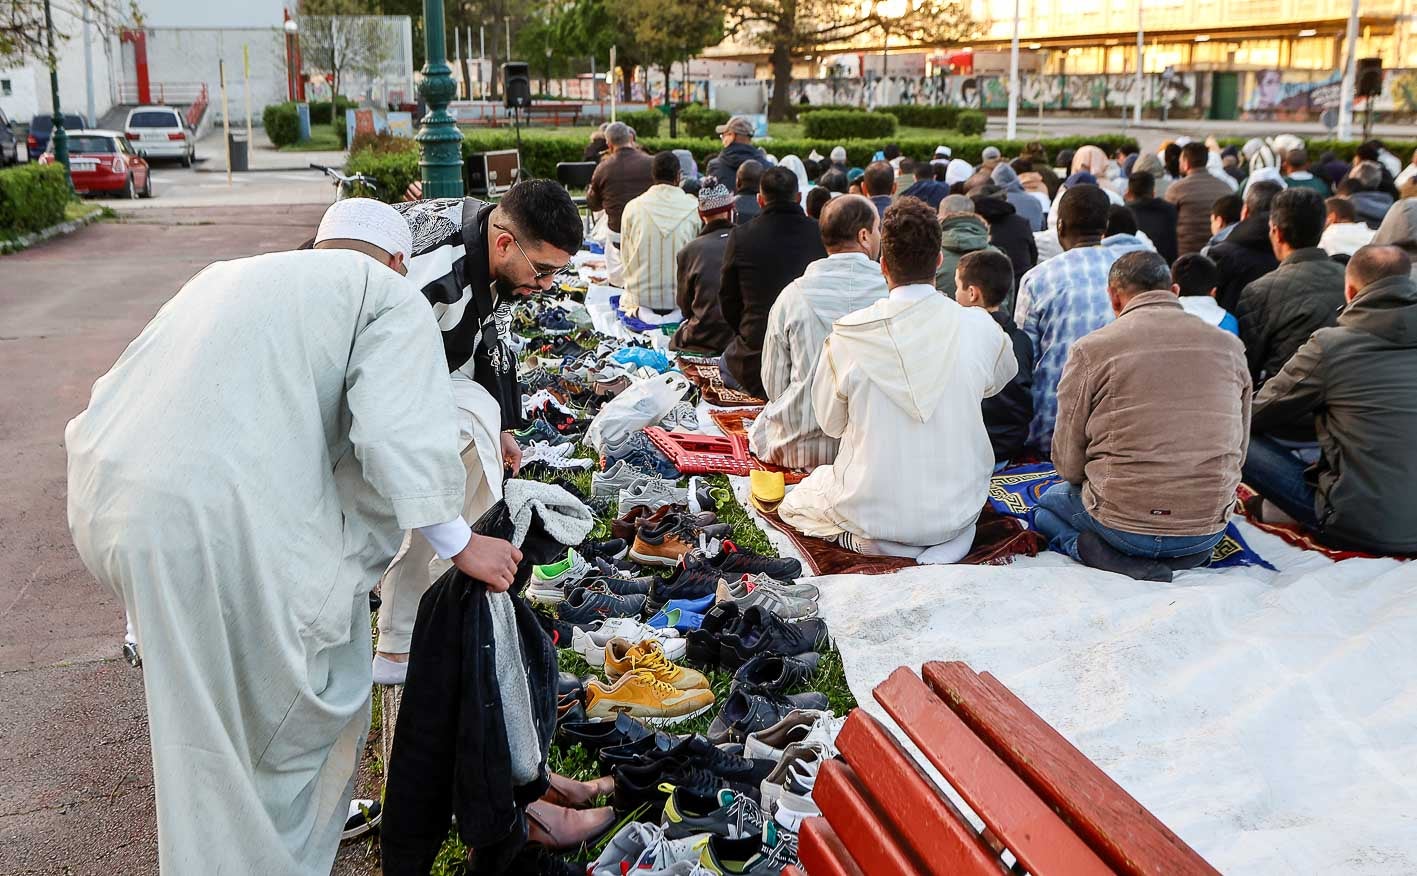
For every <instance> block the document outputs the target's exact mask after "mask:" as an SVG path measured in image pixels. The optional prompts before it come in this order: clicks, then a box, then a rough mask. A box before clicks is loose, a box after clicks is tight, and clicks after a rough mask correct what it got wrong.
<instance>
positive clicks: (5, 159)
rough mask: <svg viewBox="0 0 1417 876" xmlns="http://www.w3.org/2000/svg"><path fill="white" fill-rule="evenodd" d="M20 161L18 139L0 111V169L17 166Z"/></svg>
mask: <svg viewBox="0 0 1417 876" xmlns="http://www.w3.org/2000/svg"><path fill="white" fill-rule="evenodd" d="M19 161H20V137H19V135H18V134H16V133H15V128H14V125H12V124H11V122H10V117H9V116H7V115H5V111H4V110H3V109H0V167H4V166H6V165H7V164H18V163H19Z"/></svg>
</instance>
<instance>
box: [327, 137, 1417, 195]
mask: <svg viewBox="0 0 1417 876" xmlns="http://www.w3.org/2000/svg"><path fill="white" fill-rule="evenodd" d="M405 142H408V141H405ZM640 142H641V143H642V144H643V145H644V147H645V148H646V149H649V150H650V151H652V152H659V151H662V150H665V149H687V150H689V152H690V153H691V154H692V155H693V156H694V160H695V161H697V162H698V163H699V167H700V168H701V169H702V167H703V165H704V160H705V159H706V158H708V156H710V155H714V154H716V153H717V152H719V151H720V150H719V146H718V143H717V141H714V140H706V139H699V138H680V139H677V140H671V139H669V138H658V137H655V138H647V139H642V140H641V141H640ZM893 142H895V143H897V144H898V145H899V146H900V149H901V152H902V153H904V154H905V155H908V156H910V157H912V158H921V159H928V158H929V157H930V156H931V155H933V154H934V151H935V147H936V146H937V145H941V144H943V145H945V146H949V147H950V148H951V149H953V150H954V155H955V157H957V158H963V159H964V160H965V161H968V162H970V163H973V164H977V163H978V162H979V160H980V157H981V155H980V153H982V152H983V151H984V147H985V146H997V147H999V150H1000V151H1001V152H1003V153H1004V154H1005V155H1008V156H1014V155H1018V154H1019V153H1020V152H1022V151H1023V147H1024V145H1025V141H1023V140H993V139H987V140H986V139H984V138H983V137H963V136H959V135H956V134H949V135H945V136H940V137H930V138H925V137H909V138H904V139H897V140H894V141H893ZM1042 143H1043V148H1044V149H1046V150H1047V151H1048V155H1049V156H1050V157H1052V156H1055V155H1057V154H1058V150H1059V149H1076V148H1078V147H1079V146H1083V145H1086V144H1088V143H1091V144H1093V145H1094V146H1098V147H1100V148H1101V149H1102V150H1103V151H1104V152H1106V153H1108V154H1109V155H1110V154H1112V153H1113V152H1115V151H1117V149H1118V147H1120V146H1122V145H1125V144H1135V143H1136V140H1134V139H1133V138H1131V137H1127V136H1122V135H1118V134H1110V135H1106V136H1081V137H1058V138H1054V139H1051V140H1043V141H1042ZM759 145H761V146H762V147H763V148H764V149H766V150H767V151H768V152H771V153H772V154H774V155H776V156H777V157H779V158H783V157H786V156H788V155H797V156H798V157H803V156H806V155H808V154H809V153H811V151H812V150H813V149H815V150H817V151H818V152H820V153H821V154H823V155H826V154H827V153H829V152H830V151H831V148H832V147H833V146H835V145H837V142H836V141H831V140H785V139H781V138H776V139H773V140H763V141H761V142H760V143H759ZM841 145H843V146H845V147H846V157H847V161H849V162H850V163H851V164H854V165H856V166H858V167H865V166H866V165H867V164H869V163H870V161H871V156H873V155H875V154H876V152H877V151H879V150H881V149H884V148H885V146H886V141H885V140H848V141H846V142H844V143H842V144H841ZM416 146H417V144H414V143H409V145H408V146H407V147H406V148H405V149H404V150H402V151H390V152H387V153H383V154H380V153H378V152H376V151H375V150H372V149H360V150H357V151H356V152H354V153H353V154H352V155H350V158H349V162H348V163H347V164H346V170H347V172H349V173H365V174H368V175H369V176H371V177H374V178H375V179H377V180H379V188H380V193H379V194H380V196H381V197H383V198H384V199H385V200H397V199H399V198H402V197H403V191H404V189H405V188H407V187H408V184H409V183H410V182H412V181H413V180H415V179H417V178H418V173H419V171H418V149H417V148H416ZM585 146H586V143H585V139H584V138H582V137H573V136H567V135H564V134H545V135H543V134H540V133H535V134H526V133H524V134H523V136H522V172H523V173H522V175H523V178H525V179H533V178H540V179H555V178H556V164H557V162H560V161H580V160H581V157H582V155H583V154H584V153H585ZM515 148H517V139H516V136H515V135H514V134H513V133H512V132H511V131H505V132H504V131H478V132H476V133H469V134H466V135H465V136H464V137H463V155H464V156H466V155H470V154H472V153H474V152H490V151H493V150H497V149H515ZM1349 151H1350V152H1351V151H1352V150H1351V147H1350V150H1349ZM1408 154H1411V153H1410V152H1409V153H1408Z"/></svg>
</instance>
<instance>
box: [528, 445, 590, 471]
mask: <svg viewBox="0 0 1417 876" xmlns="http://www.w3.org/2000/svg"><path fill="white" fill-rule="evenodd" d="M575 452H576V446H575V445H574V444H571V443H569V442H567V443H563V444H551V443H549V442H546V441H533V442H531V443H530V444H528V445H526V446H525V447H523V448H522V465H523V466H528V465H532V464H533V463H541V464H543V465H546V466H547V467H549V468H553V469H556V470H557V471H585V470H586V469H588V468H590V467H591V466H592V465H594V463H592V462H591V461H590V460H589V459H586V458H585V457H574V456H572V455H571V454H573V453H575Z"/></svg>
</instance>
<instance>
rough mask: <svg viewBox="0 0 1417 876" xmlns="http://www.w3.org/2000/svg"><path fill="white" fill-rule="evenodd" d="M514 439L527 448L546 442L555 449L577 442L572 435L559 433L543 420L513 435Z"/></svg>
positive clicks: (536, 421) (535, 420)
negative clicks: (539, 442) (560, 445)
mask: <svg viewBox="0 0 1417 876" xmlns="http://www.w3.org/2000/svg"><path fill="white" fill-rule="evenodd" d="M512 437H514V438H516V439H517V443H518V444H520V445H521V446H522V447H526V446H528V445H530V444H533V443H535V442H537V441H545V442H546V443H548V444H550V445H552V446H553V447H554V446H556V445H559V444H569V443H571V442H573V441H575V438H573V437H571V436H570V435H562V434H561V433H560V432H557V431H556V430H555V429H554V428H553V427H552V426H551V424H550V423H548V422H546V421H545V420H542V419H534V420H532V421H531V422H530V424H529V425H528V426H527V427H526V428H525V429H520V430H518V431H516V432H513V433H512Z"/></svg>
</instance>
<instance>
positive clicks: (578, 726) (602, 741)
mask: <svg viewBox="0 0 1417 876" xmlns="http://www.w3.org/2000/svg"><path fill="white" fill-rule="evenodd" d="M556 732H557V734H558V735H559V736H560V737H561V740H562V742H564V743H565V744H566V745H568V746H569V745H582V746H585V748H586V749H587V750H589V751H600V750H601V749H602V748H613V747H616V746H620V745H627V744H630V743H632V742H637V741H639V740H641V739H644V738H646V737H649V738H652V737H654V735H655V732H654V730H653V729H652V728H650V727H649V726H648V725H646V724H644V723H642V722H640V721H636V720H635V719H634V718H631V717H630V716H629V715H624V714H621V715H616V716H615V720H614V721H578V722H574V723H572V722H565V723H562V724H561V725H560V726H558V727H557V728H556ZM671 743H672V739H671ZM671 743H666V744H671Z"/></svg>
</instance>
